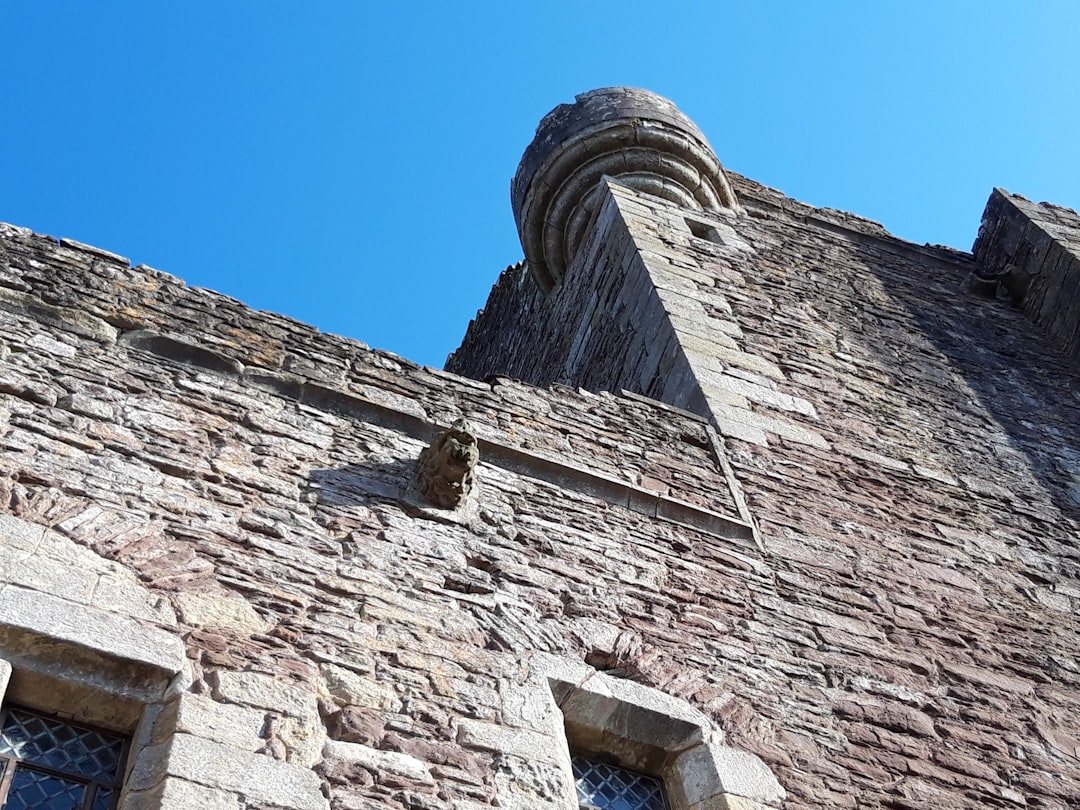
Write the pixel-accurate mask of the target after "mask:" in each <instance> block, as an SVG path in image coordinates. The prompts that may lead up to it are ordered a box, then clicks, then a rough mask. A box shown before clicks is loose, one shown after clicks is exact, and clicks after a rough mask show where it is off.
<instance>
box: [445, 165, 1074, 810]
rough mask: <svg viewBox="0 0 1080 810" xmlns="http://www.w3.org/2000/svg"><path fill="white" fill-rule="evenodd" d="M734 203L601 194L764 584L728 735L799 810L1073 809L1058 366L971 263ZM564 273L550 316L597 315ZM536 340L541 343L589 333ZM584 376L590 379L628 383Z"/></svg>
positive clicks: (804, 214)
mask: <svg viewBox="0 0 1080 810" xmlns="http://www.w3.org/2000/svg"><path fill="white" fill-rule="evenodd" d="M733 184H734V186H735V190H736V193H737V195H738V197H739V200H740V202H741V204H742V206H743V207H744V208H745V214H743V215H739V216H736V217H728V216H722V217H718V216H710V215H703V214H701V213H700V212H697V213H694V212H690V211H686V210H683V209H680V208H679V207H678V206H676V205H672V204H671V203H668V202H665V201H663V200H659V199H657V198H654V197H649V196H648V195H644V194H639V193H636V192H634V191H632V190H629V189H625V188H620V187H619V186H618V185H617V184H612V185H610V186H609V194H610V201H609V204H614V205H615V206H616V207H617V209H618V214H617V216H618V218H619V220H621V222H622V224H623V226H624V227H625V229H626V231H627V233H628V234H629V238H630V239H631V240H632V241H633V242H634V244H635V245H636V246H637V248H638V250H637V257H636V258H635V259H634V260H632V261H628V262H627V263H626V264H625V271H626V272H627V275H628V276H629V275H630V274H631V273H634V274H637V276H636V277H638V278H640V274H641V270H642V269H644V270H645V272H646V273H647V276H648V279H649V283H648V284H647V285H646V290H647V292H648V294H654V295H656V296H658V297H659V298H661V300H662V301H663V302H664V310H665V315H664V317H665V319H666V322H667V325H668V327H669V328H670V329H671V330H672V331H673V332H674V334H675V336H676V339H677V341H678V345H679V347H680V349H681V350H682V353H683V356H684V358H685V360H686V362H687V364H688V366H689V367H690V369H691V370H692V372H693V374H694V380H695V382H696V383H697V384H698V385H699V386H700V388H701V390H702V394H703V397H702V400H701V401H700V403H699V406H695V409H699V408H700V409H699V410H698V412H699V413H701V414H702V415H704V416H705V417H706V418H707V419H708V420H709V421H710V423H711V424H712V425H713V426H714V427H715V428H716V429H717V430H718V431H719V432H720V433H721V434H722V435H723V436H724V439H725V446H726V448H727V451H728V457H729V459H730V462H731V464H732V466H733V468H734V471H735V474H736V477H737V478H738V481H739V485H740V487H741V489H742V491H743V492H744V493H745V495H746V499H747V501H748V504H749V511H750V515H751V516H752V518H753V520H755V521H756V522H757V524H758V527H759V529H760V537H761V541H762V543H763V547H764V554H763V555H762V557H761V558H760V559H761V562H762V563H763V564H764V565H765V566H766V567H767V570H768V571H769V576H770V577H771V578H773V582H774V583H775V590H769V589H755V590H754V593H753V594H752V595H751V597H750V602H749V603H748V604H747V610H748V611H749V614H748V615H746V616H745V617H744V619H745V621H746V622H747V624H746V628H747V630H748V633H747V635H746V636H741V635H740V632H739V630H738V629H735V630H734V631H733V633H734V637H735V638H739V639H740V642H735V640H734V638H733V637H732V636H731V635H727V634H723V636H724V639H725V641H724V642H723V643H724V644H728V643H740V644H742V643H744V644H745V647H744V648H743V649H744V651H745V659H744V660H745V661H746V662H748V663H749V662H757V663H758V664H760V667H758V668H756V669H757V672H756V675H754V676H751V675H749V673H747V674H746V681H742V680H741V677H740V676H739V675H735V674H734V672H735V670H737V669H738V667H737V666H736V667H733V666H732V662H731V661H730V660H729V659H727V658H726V657H724V656H722V655H721V656H719V657H718V658H717V659H715V663H714V666H717V667H719V668H722V669H724V670H725V671H726V672H728V674H729V675H730V676H731V677H732V679H733V680H735V681H741V682H742V683H746V682H748V681H750V680H753V679H754V678H758V679H759V680H758V681H757V682H758V684H759V685H762V684H764V683H766V682H767V683H768V684H769V688H767V689H764V690H760V691H759V690H758V689H756V688H755V689H750V690H749V691H748V690H747V688H746V687H745V686H738V687H734V686H733V687H732V691H733V703H732V705H731V706H730V707H729V708H728V712H729V714H727V716H726V720H725V725H724V728H725V731H726V732H727V733H728V734H729V739H730V740H737V741H738V743H737V744H738V745H740V746H742V747H745V748H746V749H748V750H753V751H755V752H757V753H758V754H760V755H761V756H762V758H763V759H764V760H765V761H766V762H768V763H769V764H770V765H771V766H772V767H773V769H774V770H775V771H776V772H777V774H778V776H779V777H780V781H781V783H782V784H783V785H784V787H785V788H786V789H787V792H788V800H787V801H788V806H791V807H821V806H840V807H876V806H889V807H915V806H927V805H929V806H935V807H957V808H959V807H973V806H977V807H988V806H989V807H993V806H1001V807H1010V806H1029V807H1035V806H1037V807H1053V808H1065V807H1070V806H1072V805H1074V804H1075V803H1076V802H1077V801H1080V769H1078V766H1077V762H1078V760H1077V754H1078V753H1080V747H1078V746H1080V741H1078V738H1077V736H1076V732H1075V729H1076V728H1078V727H1080V725H1078V721H1080V695H1078V693H1077V691H1076V687H1077V683H1078V680H1077V679H1078V676H1080V670H1078V669H1077V668H1076V664H1075V661H1076V651H1077V649H1078V648H1080V637H1078V629H1080V627H1078V624H1077V620H1076V618H1075V616H1076V609H1077V607H1078V604H1077V598H1078V597H1080V587H1078V573H1080V567H1078V562H1080V558H1078V555H1077V551H1076V546H1075V537H1076V536H1077V529H1078V524H1077V518H1078V516H1080V484H1078V482H1080V456H1078V455H1077V451H1076V450H1075V448H1076V447H1078V446H1080V414H1078V413H1077V404H1076V403H1077V401H1076V397H1075V396H1074V389H1075V387H1076V384H1077V379H1076V376H1075V372H1074V371H1073V370H1072V368H1071V365H1070V361H1069V360H1068V358H1066V357H1064V356H1062V354H1060V352H1059V351H1058V350H1057V349H1056V347H1055V346H1053V345H1051V344H1050V343H1048V342H1047V341H1046V339H1045V337H1044V336H1043V335H1042V334H1041V333H1040V331H1039V330H1038V328H1036V327H1035V326H1033V325H1032V324H1031V323H1030V322H1029V321H1028V320H1027V319H1026V318H1025V317H1024V316H1023V314H1022V313H1020V312H1018V311H1016V310H1015V309H1014V308H1012V307H1011V306H1010V304H1009V302H1008V301H1005V300H999V299H997V298H991V299H987V298H986V297H983V296H980V295H978V294H975V292H973V291H972V289H971V285H970V282H969V279H970V277H971V275H972V274H973V273H976V272H978V271H979V270H980V266H979V264H978V263H977V262H976V261H975V259H974V257H972V256H971V255H970V254H967V253H962V252H960V251H955V250H951V249H949V248H941V247H929V246H919V245H913V244H911V243H906V242H903V241H901V240H898V239H895V238H893V237H891V236H889V235H888V234H887V233H886V232H885V231H884V230H883V229H882V228H881V227H880V226H878V225H876V224H874V223H870V222H868V221H866V220H861V219H859V218H858V217H853V216H851V215H846V214H842V213H840V212H835V211H830V210H822V209H814V208H811V207H809V206H806V205H802V204H799V203H797V202H795V201H792V200H788V199H786V198H784V197H783V196H782V195H780V194H778V193H777V192H774V191H771V190H768V189H763V188H762V187H760V186H757V185H756V184H754V183H752V182H751V181H747V180H745V179H743V178H734V180H733ZM582 261H583V259H582V254H580V253H579V254H578V261H577V262H576V263H575V266H574V267H573V269H572V270H571V271H570V272H569V273H568V275H567V278H566V280H565V281H564V284H563V285H562V286H561V287H559V288H557V289H556V290H554V291H553V292H552V293H551V297H552V298H554V297H556V296H565V297H566V298H567V299H568V300H570V301H583V300H588V298H589V296H590V294H591V293H590V291H589V289H588V288H587V286H586V285H584V284H582V285H579V284H578V282H577V280H576V279H575V276H576V275H577V274H578V271H579V270H582ZM638 261H640V264H639V265H638V264H635V262H638ZM589 277H590V276H589V271H587V270H586V271H585V272H582V273H581V275H580V276H578V278H580V279H588V278H589ZM609 286H610V287H611V288H613V289H616V288H618V283H617V282H609ZM650 288H651V289H650ZM506 289H507V288H505V287H502V288H497V290H496V292H495V296H496V298H495V299H494V300H493V301H492V302H491V303H492V305H493V309H491V310H490V311H492V312H496V313H498V315H497V317H495V318H489V316H488V312H489V310H488V309H487V308H486V309H485V311H484V312H483V313H482V314H481V315H480V316H478V319H477V322H476V323H475V324H474V325H473V326H472V327H471V328H470V336H469V340H470V341H473V342H474V345H481V344H482V343H484V344H488V345H496V344H497V343H498V342H499V341H500V340H502V339H507V340H508V341H509V342H510V344H511V346H512V345H513V344H512V339H511V338H509V330H508V329H507V328H506V327H505V326H504V324H510V323H513V322H514V320H515V317H516V316H515V314H513V305H512V303H511V302H509V301H507V300H505V299H504V298H502V296H503V294H504V292H505V291H506ZM524 298H525V300H529V301H531V300H532V298H531V294H528V293H527V294H526V295H525V296H524ZM530 306H533V305H532V304H530ZM546 306H547V307H548V309H547V310H546V311H548V312H552V311H555V309H556V308H557V307H558V306H563V305H561V304H556V303H554V302H552V303H548V304H546ZM631 306H633V302H630V301H620V300H614V301H612V302H611V303H610V304H609V311H617V310H618V309H619V308H620V307H631ZM568 310H569V308H568ZM641 326H642V328H645V329H649V328H652V324H651V323H644V324H641ZM541 327H542V329H543V330H546V331H542V332H540V333H539V334H533V335H531V336H530V341H531V343H532V344H533V345H543V344H544V343H545V342H546V341H547V340H549V339H550V340H552V341H556V340H558V339H559V336H560V335H562V334H572V333H575V332H576V331H577V330H579V329H580V328H581V320H579V319H577V318H576V317H574V318H570V319H568V320H566V321H559V320H543V321H542V322H541ZM531 328H533V329H536V328H537V327H536V326H535V325H534V326H532V327H531ZM633 339H634V338H633V337H632V336H626V337H625V340H627V341H632V340H633ZM469 345H470V344H469V343H468V342H467V343H466V344H465V346H464V347H463V349H462V350H459V352H458V353H457V354H456V355H455V356H454V358H453V363H454V367H455V368H459V369H467V368H470V364H471V363H474V362H479V363H482V364H485V366H484V369H485V373H495V372H498V371H503V370H506V371H509V372H510V373H516V371H517V370H518V369H519V368H522V367H523V365H522V364H524V367H526V368H528V367H529V366H528V365H527V364H528V362H529V361H528V357H529V351H528V349H527V347H524V346H522V347H521V351H519V352H517V353H515V352H513V351H512V350H511V352H510V353H509V355H508V356H507V357H506V359H505V362H506V363H508V364H515V363H517V364H519V365H511V366H509V368H506V369H504V368H501V367H500V366H499V365H498V364H497V362H493V361H492V360H491V359H490V356H487V357H484V358H479V357H476V356H473V355H471V353H469V356H464V355H463V352H465V351H466V349H467V347H468V346H469ZM601 368H603V369H606V370H608V371H610V375H609V376H608V377H607V378H606V379H605V380H604V381H603V384H602V386H600V387H605V388H609V389H613V390H618V389H620V388H631V389H632V388H634V387H635V386H637V385H638V384H639V380H637V379H635V378H634V377H633V376H632V375H629V376H627V375H624V374H623V368H624V367H623V366H621V365H619V364H603V365H602V366H601ZM558 370H559V371H561V368H560V369H558ZM530 373H532V374H534V375H538V376H542V375H543V374H544V370H543V369H540V370H536V371H532V372H530ZM590 373H596V367H590ZM581 379H583V378H574V377H570V378H569V379H568V381H569V382H571V383H579V382H581ZM589 383H590V384H595V378H592V379H590V380H589ZM654 390H655V389H654ZM736 626H737V627H738V626H739V622H738V621H737V622H736ZM709 649H710V651H713V650H715V647H714V646H710V647H709ZM757 656H760V658H759V657H757ZM763 673H770V675H774V676H775V680H773V679H772V678H771V677H770V676H769V675H763ZM744 699H745V700H746V702H742V701H743V700H744Z"/></svg>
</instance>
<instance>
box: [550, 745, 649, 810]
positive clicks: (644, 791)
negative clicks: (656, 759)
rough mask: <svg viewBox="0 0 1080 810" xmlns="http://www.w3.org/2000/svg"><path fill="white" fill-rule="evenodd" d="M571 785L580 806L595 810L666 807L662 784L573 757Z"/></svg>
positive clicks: (643, 809) (637, 809)
mask: <svg viewBox="0 0 1080 810" xmlns="http://www.w3.org/2000/svg"><path fill="white" fill-rule="evenodd" d="M570 761H571V763H572V764H573V766H574V784H575V786H576V787H577V795H578V802H579V803H580V804H581V806H582V807H588V808H596V810H667V800H666V799H665V798H664V787H663V785H662V784H661V783H660V781H659V780H658V779H653V778H652V777H651V776H645V775H643V774H640V773H634V772H633V771H628V770H626V769H625V768H617V767H615V766H614V765H605V764H604V763H602V762H593V761H592V760H590V759H585V758H584V757H578V756H575V757H572V758H571V760H570Z"/></svg>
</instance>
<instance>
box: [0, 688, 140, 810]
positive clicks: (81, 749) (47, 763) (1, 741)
mask: <svg viewBox="0 0 1080 810" xmlns="http://www.w3.org/2000/svg"><path fill="white" fill-rule="evenodd" d="M127 749H128V739H127V738H126V737H123V736H120V735H118V734H113V733H111V732H108V731H103V730H102V729H97V728H91V727H89V726H82V725H77V724H75V723H68V722H65V721H63V720H59V719H57V718H55V717H50V716H49V715H46V714H42V713H40V712H36V711H32V710H30V709H24V708H21V707H18V706H7V707H5V708H4V710H3V711H2V712H0V808H2V809H3V810H114V808H115V807H116V800H117V799H118V798H119V796H120V783H121V781H122V780H123V777H124V761H125V759H126V757H127Z"/></svg>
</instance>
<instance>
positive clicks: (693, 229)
mask: <svg viewBox="0 0 1080 810" xmlns="http://www.w3.org/2000/svg"><path fill="white" fill-rule="evenodd" d="M684 219H685V220H686V227H688V228H689V229H690V233H692V234H693V235H694V236H696V237H697V238H698V239H704V240H706V241H708V242H714V243H716V244H718V245H719V244H723V240H722V239H721V238H720V234H719V233H717V231H716V228H714V227H713V226H712V225H708V224H706V223H704V222H698V221H697V220H696V219H690V218H689V217H684Z"/></svg>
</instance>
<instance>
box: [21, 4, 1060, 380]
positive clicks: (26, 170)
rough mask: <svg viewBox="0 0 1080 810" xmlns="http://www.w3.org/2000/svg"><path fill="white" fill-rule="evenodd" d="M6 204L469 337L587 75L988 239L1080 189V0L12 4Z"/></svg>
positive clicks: (280, 293) (363, 311)
mask: <svg viewBox="0 0 1080 810" xmlns="http://www.w3.org/2000/svg"><path fill="white" fill-rule="evenodd" d="M0 20H2V31H3V35H2V40H3V45H2V47H0V76H2V77H3V80H2V84H0V219H2V220H4V221H7V222H11V223H14V224H17V225H23V226H27V227H30V228H33V229H34V230H36V231H39V232H42V233H47V234H51V235H54V236H57V237H70V238H73V239H78V240H80V241H83V242H88V243H91V244H94V245H97V246H99V247H103V248H106V249H109V250H112V251H114V252H117V253H121V254H123V255H125V256H127V257H129V258H130V259H132V261H134V262H135V263H146V264H149V265H152V266H154V267H157V268H159V269H161V270H166V271H168V272H170V273H173V274H175V275H177V276H180V277H181V278H183V279H185V280H186V281H187V282H188V283H189V284H192V285H198V286H203V287H209V288H212V289H215V290H218V291H220V292H223V293H226V294H228V295H231V296H233V297H236V298H239V299H241V300H242V301H244V302H246V303H248V304H250V305H251V306H254V307H257V308H260V309H269V310H274V311H277V312H282V313H284V314H287V315H289V316H291V317H294V318H297V319H300V320H303V321H307V322H309V323H312V324H314V325H316V326H318V327H319V328H321V329H323V330H325V331H330V332H337V333H339V334H344V335H348V336H350V337H355V338H357V339H359V340H362V341H364V342H366V343H368V344H370V345H372V346H376V347H379V348H385V349H389V350H391V351H394V352H397V353H399V354H402V355H404V356H406V357H408V358H410V359H412V360H415V361H417V362H420V363H425V364H428V365H436V366H441V365H442V363H443V360H444V359H445V356H446V354H447V352H449V351H450V350H452V349H453V348H454V347H456V346H457V343H458V341H459V340H460V338H461V336H462V334H463V333H464V330H465V326H466V324H467V323H468V321H469V318H470V317H472V315H473V314H474V313H475V311H476V310H477V309H478V308H479V307H481V306H482V305H483V302H484V300H485V298H486V295H487V291H488V289H489V288H490V286H491V284H492V283H493V282H494V281H495V279H496V277H497V275H498V273H499V272H500V271H501V270H502V269H503V268H504V267H505V266H506V265H507V264H509V263H512V262H515V261H517V260H518V259H520V257H521V248H520V246H519V245H518V243H517V237H516V234H515V231H514V226H513V219H512V216H511V214H510V206H509V202H508V199H509V193H508V186H509V180H510V177H511V176H512V175H513V173H514V170H515V168H516V166H517V162H518V159H519V158H520V156H521V153H522V151H523V150H524V148H525V146H526V144H528V142H529V140H530V138H531V137H532V132H533V129H534V128H535V126H536V124H537V122H538V121H539V120H540V118H541V117H542V116H543V115H544V113H546V112H547V111H548V110H549V109H551V108H552V107H554V106H555V105H556V104H559V103H561V102H567V101H571V100H572V99H573V96H574V94H575V93H578V92H582V91H584V90H587V89H591V88H593V87H601V86H607V85H616V84H624V85H636V86H639V87H645V88H648V89H650V90H654V91H656V92H658V93H661V94H662V95H665V96H668V97H669V98H671V99H672V100H673V101H675V103H676V104H678V105H679V106H680V107H681V108H682V109H683V111H684V112H686V113H687V114H688V115H689V116H690V117H691V118H693V119H694V120H695V121H696V122H697V124H698V125H699V126H700V127H701V129H702V131H704V132H705V134H706V135H707V136H708V138H709V140H710V141H711V142H712V145H713V147H714V149H715V150H716V152H717V154H718V156H719V158H720V160H721V162H722V163H723V164H724V165H725V166H727V167H728V168H730V169H732V170H734V171H737V172H740V173H742V174H745V175H748V176H750V177H753V178H754V179H756V180H759V181H761V182H764V183H767V184H769V185H772V186H774V187H776V188H779V189H782V190H783V191H785V192H786V193H787V194H789V195H791V196H793V197H797V198H799V199H802V200H805V201H807V202H810V203H813V204H815V205H827V206H832V207H835V208H841V209H845V210H850V211H854V212H856V213H859V214H862V215H863V216H868V217H870V218H872V219H876V220H878V221H880V222H882V223H883V224H884V225H885V226H886V227H887V228H888V229H889V230H891V231H892V232H893V233H895V234H897V235H899V236H902V237H904V238H906V239H910V240H913V241H916V242H931V243H942V244H949V245H952V246H954V247H960V248H963V249H968V248H970V246H971V242H972V240H973V238H974V236H975V232H976V230H977V228H978V222H979V216H980V214H981V212H982V208H983V204H984V203H985V201H986V197H987V196H988V194H989V192H990V189H991V188H992V187H993V186H995V185H999V186H1003V187H1005V188H1008V189H1009V190H1010V191H1014V192H1018V193H1021V194H1024V195H1025V196H1028V197H1030V198H1033V199H1036V200H1050V201H1053V202H1057V203H1060V204H1063V205H1068V206H1071V207H1078V206H1080V46H1078V44H1077V36H1078V34H1080V2H1076V0H1065V1H1063V2H1055V3H1051V2H1030V3H1019V2H1016V1H1015V0H1011V2H991V1H990V0H985V1H984V2H949V1H948V0H937V2H914V1H913V0H906V1H905V2H869V1H867V2H862V1H861V0H851V2H822V3H812V2H806V1H805V0H802V1H799V2H772V3H769V2H721V1H720V0H713V1H712V2H700V3H677V2H668V3H664V4H661V3H656V2H632V1H630V0H621V1H620V2H602V1H601V0H593V1H592V2H580V3H577V2H576V3H556V2H543V3H539V2H508V1H506V0H504V1H503V2H491V3H447V2H430V3H404V2H402V3H389V2H361V0H349V2H310V3H307V2H284V1H277V2H275V1H273V0H259V1H258V2H228V1H226V0H223V1H222V2H185V3H180V2H149V3H148V2H145V0H142V2H108V0H102V2H92V3H90V2H82V1H80V2H47V3H43V2H36V1H35V2H31V0H4V2H3V4H2V6H0Z"/></svg>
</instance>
